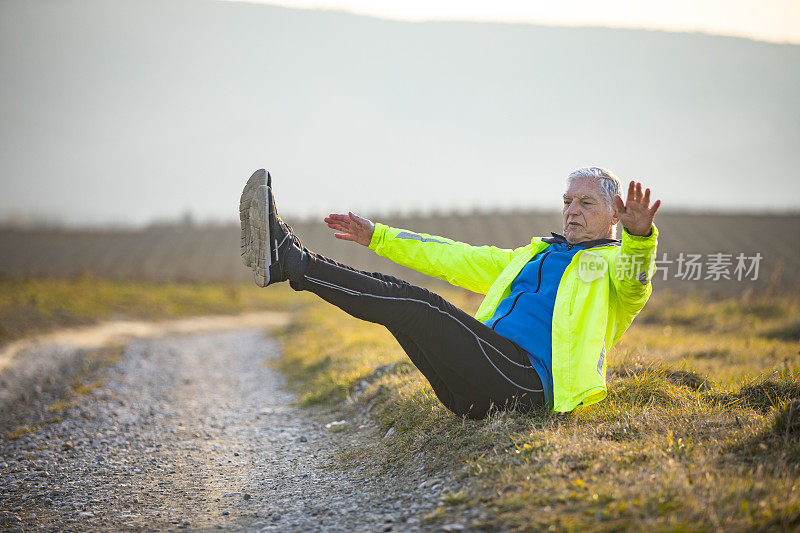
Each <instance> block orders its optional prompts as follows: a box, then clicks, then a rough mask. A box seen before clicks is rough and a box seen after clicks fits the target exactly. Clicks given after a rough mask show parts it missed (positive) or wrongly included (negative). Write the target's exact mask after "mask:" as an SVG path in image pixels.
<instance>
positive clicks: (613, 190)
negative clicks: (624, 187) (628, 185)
mask: <svg viewBox="0 0 800 533" xmlns="http://www.w3.org/2000/svg"><path fill="white" fill-rule="evenodd" d="M583 178H590V179H593V180H595V181H597V182H599V185H600V192H601V193H602V195H603V200H605V202H606V205H607V206H608V210H609V211H613V209H614V195H616V194H621V193H620V189H621V187H620V183H619V178H617V177H616V176H615V175H614V173H613V172H611V171H610V170H607V169H605V168H600V167H583V168H579V169H577V170H573V171H572V172H571V173H570V175H569V176H568V177H567V187H569V184H570V183H572V182H573V181H574V180H577V179H583Z"/></svg>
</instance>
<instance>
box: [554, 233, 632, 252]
mask: <svg viewBox="0 0 800 533" xmlns="http://www.w3.org/2000/svg"><path fill="white" fill-rule="evenodd" d="M550 235H552V237H544V238H543V239H542V241H544V242H546V243H548V244H555V243H564V244H569V245H572V246H582V247H583V248H594V247H595V246H605V245H612V246H619V245H620V244H621V243H620V241H618V240H617V239H594V240H592V241H583V242H579V243H577V244H573V243H571V242H569V241H568V240H567V238H566V237H564V236H563V235H561V234H560V233H555V232H552V231H551V232H550Z"/></svg>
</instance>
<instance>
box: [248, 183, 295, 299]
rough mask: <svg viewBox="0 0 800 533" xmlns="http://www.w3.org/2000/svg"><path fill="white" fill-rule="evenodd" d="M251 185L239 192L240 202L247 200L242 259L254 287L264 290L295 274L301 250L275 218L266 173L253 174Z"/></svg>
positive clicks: (272, 197) (292, 232) (269, 184)
mask: <svg viewBox="0 0 800 533" xmlns="http://www.w3.org/2000/svg"><path fill="white" fill-rule="evenodd" d="M251 181H253V183H252V184H251V183H250V181H248V184H247V185H245V189H244V191H243V192H242V201H246V198H247V196H251V199H250V206H249V209H247V210H246V214H245V215H244V218H243V220H244V229H243V243H246V245H245V246H243V250H244V251H243V257H244V260H245V264H246V265H248V262H249V265H248V266H250V268H252V269H253V279H254V281H255V283H256V285H258V286H259V287H266V286H267V285H271V284H272V283H277V282H280V281H286V280H288V279H289V278H290V275H292V274H293V273H298V272H299V270H300V265H301V263H302V257H303V254H304V252H305V250H304V248H303V244H302V243H301V242H300V239H298V238H297V236H296V235H295V234H294V231H293V230H292V228H291V226H289V225H288V224H286V223H285V222H284V221H283V220H281V218H280V216H278V210H277V208H276V207H275V198H274V195H273V193H272V186H271V185H272V178H271V176H270V175H269V173H266V174H265V175H259V172H258V171H257V172H256V173H255V174H253V176H252V177H251ZM248 186H251V187H250V188H248ZM240 209H241V207H240Z"/></svg>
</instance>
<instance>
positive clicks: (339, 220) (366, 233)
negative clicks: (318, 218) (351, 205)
mask: <svg viewBox="0 0 800 533" xmlns="http://www.w3.org/2000/svg"><path fill="white" fill-rule="evenodd" d="M325 223H326V224H328V227H329V228H331V229H332V230H336V231H341V232H342V233H334V234H333V236H334V237H336V238H337V239H342V240H343V241H353V242H357V243H358V244H362V245H364V246H369V243H370V241H371V240H372V234H373V233H374V232H375V224H373V223H372V221H371V220H367V219H366V218H363V217H360V216H358V215H356V214H354V213H352V212H349V213H348V214H346V215H342V214H339V213H331V214H330V215H328V216H326V217H325Z"/></svg>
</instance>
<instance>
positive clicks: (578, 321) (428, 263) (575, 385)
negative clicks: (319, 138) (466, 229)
mask: <svg viewBox="0 0 800 533" xmlns="http://www.w3.org/2000/svg"><path fill="white" fill-rule="evenodd" d="M657 240H658V229H657V228H656V226H655V225H653V226H652V228H651V233H650V235H649V236H647V237H639V236H636V235H631V234H629V233H628V232H627V230H625V229H624V228H623V230H622V240H621V243H611V244H603V245H598V246H594V247H591V248H588V249H586V250H581V251H579V252H578V253H576V254H575V256H574V257H573V258H572V261H571V262H570V264H569V265H567V268H566V269H565V270H564V274H563V275H562V277H561V281H560V283H559V285H558V291H557V293H556V301H555V306H554V307H553V325H552V328H553V329H552V334H553V335H552V336H553V410H554V411H559V412H566V411H571V410H573V409H574V408H575V407H577V406H578V405H589V404H592V403H595V402H599V401H601V400H602V399H604V398H605V397H606V378H605V375H606V354H607V353H608V352H609V350H611V348H612V347H613V346H614V345H615V344H616V343H617V341H619V339H620V337H622V334H623V333H625V330H627V329H628V327H629V326H630V324H631V322H633V319H634V318H635V317H636V315H637V314H638V313H639V311H641V309H642V308H643V307H644V305H645V303H647V300H648V298H649V297H650V293H651V292H652V290H653V288H652V283H651V279H652V275H653V273H654V271H655V255H656V243H657ZM547 246H548V244H547V243H546V242H543V241H542V239H541V238H540V237H533V238H532V239H531V242H530V244H527V245H525V246H523V247H521V248H515V249H513V250H509V249H504V248H498V247H496V246H472V245H469V244H466V243H463V242H457V241H454V240H452V239H448V238H446V237H439V236H436V235H430V234H427V233H417V232H413V231H409V230H404V229H400V228H393V227H390V226H386V225H384V224H381V223H376V224H375V232H374V233H373V235H372V240H371V241H370V243H369V248H370V250H373V251H375V252H376V253H377V254H378V255H380V256H382V257H385V258H387V259H390V260H392V261H394V262H395V263H399V264H401V265H404V266H407V267H410V268H413V269H414V270H417V271H419V272H422V273H423V274H427V275H430V276H434V277H437V278H439V279H443V280H445V281H447V282H449V283H451V284H453V285H456V286H459V287H463V288H465V289H468V290H470V291H473V292H477V293H480V294H485V295H486V296H485V298H484V299H483V302H482V303H481V305H480V307H479V308H478V311H477V312H476V313H475V318H476V319H477V320H480V321H481V322H484V321H486V320H488V319H489V318H491V317H492V315H493V314H494V311H495V309H496V308H497V306H498V305H499V303H500V301H501V300H502V299H503V298H505V297H506V296H508V295H509V294H510V292H511V282H512V281H513V280H514V278H516V277H517V274H519V272H520V270H522V267H524V266H525V263H527V262H528V261H529V260H530V259H531V258H533V256H535V255H536V254H537V253H539V252H540V251H541V250H543V249H544V248H545V247H547Z"/></svg>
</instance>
